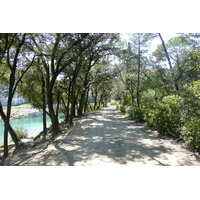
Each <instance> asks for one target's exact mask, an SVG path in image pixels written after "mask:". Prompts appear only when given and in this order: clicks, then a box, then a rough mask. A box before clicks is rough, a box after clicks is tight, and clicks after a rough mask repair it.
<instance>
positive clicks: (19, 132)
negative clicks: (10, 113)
mask: <svg viewBox="0 0 200 200" xmlns="http://www.w3.org/2000/svg"><path fill="white" fill-rule="evenodd" d="M15 132H16V134H17V136H18V137H19V138H20V139H23V138H27V137H28V130H27V129H25V128H24V127H22V126H17V127H15Z"/></svg>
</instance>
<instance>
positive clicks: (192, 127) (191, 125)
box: [181, 117, 200, 153]
mask: <svg viewBox="0 0 200 200" xmlns="http://www.w3.org/2000/svg"><path fill="white" fill-rule="evenodd" d="M181 139H182V140H183V142H184V145H185V146H186V147H187V148H188V149H190V150H192V151H194V152H199V153H200V117H191V118H190V120H188V121H186V122H185V124H184V126H183V128H182V130H181Z"/></svg>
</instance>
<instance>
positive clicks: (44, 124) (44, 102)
mask: <svg viewBox="0 0 200 200" xmlns="http://www.w3.org/2000/svg"><path fill="white" fill-rule="evenodd" d="M42 112H43V139H45V138H46V135H47V120H46V94H45V81H44V78H43V77H42Z"/></svg>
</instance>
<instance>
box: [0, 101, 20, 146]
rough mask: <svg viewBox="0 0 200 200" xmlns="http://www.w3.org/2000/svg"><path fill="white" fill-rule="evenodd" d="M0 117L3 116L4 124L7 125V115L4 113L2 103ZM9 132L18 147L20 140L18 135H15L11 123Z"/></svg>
mask: <svg viewBox="0 0 200 200" xmlns="http://www.w3.org/2000/svg"><path fill="white" fill-rule="evenodd" d="M0 115H1V118H2V120H3V122H4V123H6V115H5V113H4V111H3V107H2V105H1V103H0ZM8 131H9V132H10V135H11V137H12V140H13V142H14V143H15V145H16V146H17V145H18V143H19V142H20V140H19V138H18V137H17V134H16V133H15V131H14V130H13V128H12V127H11V125H10V123H9V126H8Z"/></svg>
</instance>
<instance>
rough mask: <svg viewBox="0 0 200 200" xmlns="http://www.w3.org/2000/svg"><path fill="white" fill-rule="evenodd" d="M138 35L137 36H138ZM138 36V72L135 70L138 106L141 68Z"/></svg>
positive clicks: (138, 102) (138, 104)
mask: <svg viewBox="0 0 200 200" xmlns="http://www.w3.org/2000/svg"><path fill="white" fill-rule="evenodd" d="M138 37H139V36H138ZM140 57H141V55H140V38H138V70H137V71H138V72H137V95H136V96H137V107H138V108H139V107H140V68H141V62H140Z"/></svg>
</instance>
